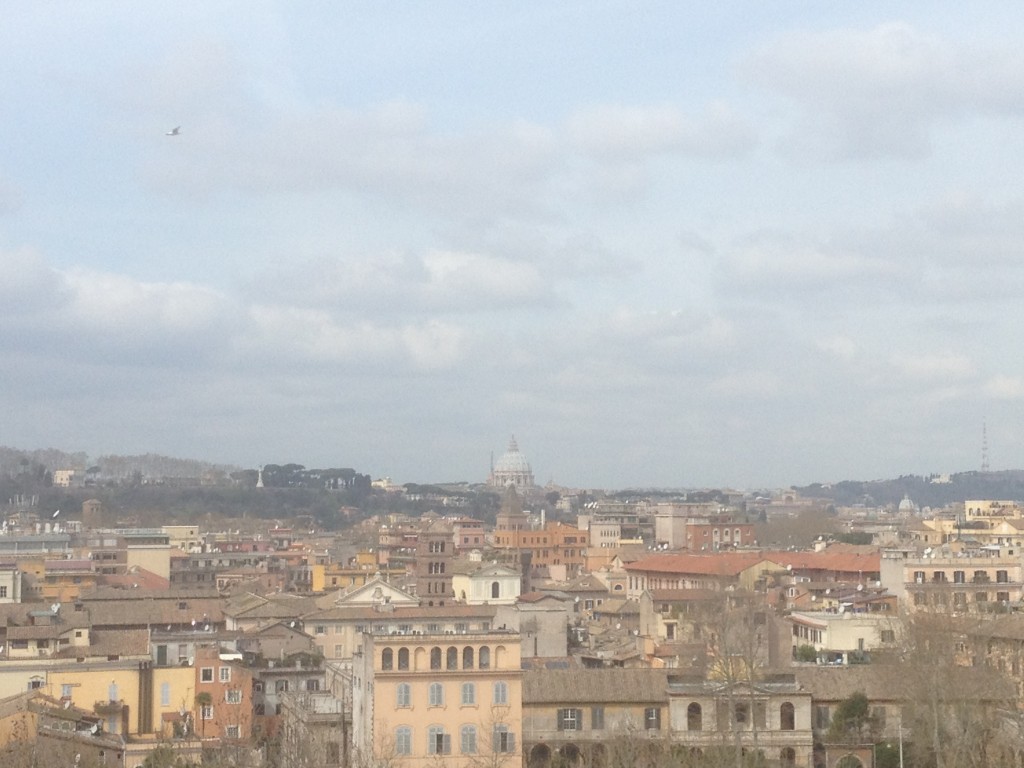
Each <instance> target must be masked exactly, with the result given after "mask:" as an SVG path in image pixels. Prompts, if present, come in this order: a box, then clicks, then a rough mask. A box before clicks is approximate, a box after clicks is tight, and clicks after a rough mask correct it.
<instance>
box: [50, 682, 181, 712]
mask: <svg viewBox="0 0 1024 768" xmlns="http://www.w3.org/2000/svg"><path fill="white" fill-rule="evenodd" d="M66 687H68V688H70V687H71V686H70V685H69V686H66ZM68 696H71V694H70V693H68ZM160 706H161V707H169V706H171V684H170V683H160Z"/></svg>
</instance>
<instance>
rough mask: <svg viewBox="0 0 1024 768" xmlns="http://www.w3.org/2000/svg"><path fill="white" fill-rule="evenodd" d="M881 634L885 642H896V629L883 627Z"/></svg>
mask: <svg viewBox="0 0 1024 768" xmlns="http://www.w3.org/2000/svg"><path fill="white" fill-rule="evenodd" d="M880 635H881V639H882V642H883V643H895V642H896V630H894V629H883V630H882V631H881V633H880Z"/></svg>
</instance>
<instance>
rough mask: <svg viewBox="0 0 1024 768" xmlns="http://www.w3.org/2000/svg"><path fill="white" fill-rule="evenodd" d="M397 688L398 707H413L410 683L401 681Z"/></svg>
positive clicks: (396, 703)
mask: <svg viewBox="0 0 1024 768" xmlns="http://www.w3.org/2000/svg"><path fill="white" fill-rule="evenodd" d="M395 690H396V694H397V695H396V701H395V706H397V707H411V706H412V688H411V686H410V685H409V684H408V683H399V684H398V688H397V689H395Z"/></svg>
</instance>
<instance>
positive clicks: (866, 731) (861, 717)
mask: <svg viewBox="0 0 1024 768" xmlns="http://www.w3.org/2000/svg"><path fill="white" fill-rule="evenodd" d="M876 730H877V722H876V721H875V719H874V718H873V717H872V716H871V704H870V702H869V701H868V697H867V696H865V695H864V694H863V693H861V692H859V691H858V692H857V693H853V694H851V695H850V697H849V698H847V699H843V701H841V702H840V703H839V706H838V707H836V711H835V714H834V715H832V724H831V725H830V726H829V729H828V741H829V742H832V743H835V744H866V743H868V742H872V743H873V742H874V741H875V740H876V738H875V737H876V733H875V731H876Z"/></svg>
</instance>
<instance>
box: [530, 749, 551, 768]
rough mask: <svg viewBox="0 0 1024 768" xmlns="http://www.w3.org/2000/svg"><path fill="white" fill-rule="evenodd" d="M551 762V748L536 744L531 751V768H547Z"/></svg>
mask: <svg viewBox="0 0 1024 768" xmlns="http://www.w3.org/2000/svg"><path fill="white" fill-rule="evenodd" d="M550 762H551V747H549V746H548V745H547V744H535V745H534V747H533V749H531V750H530V768H545V766H547V765H548V764H549V763H550Z"/></svg>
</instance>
